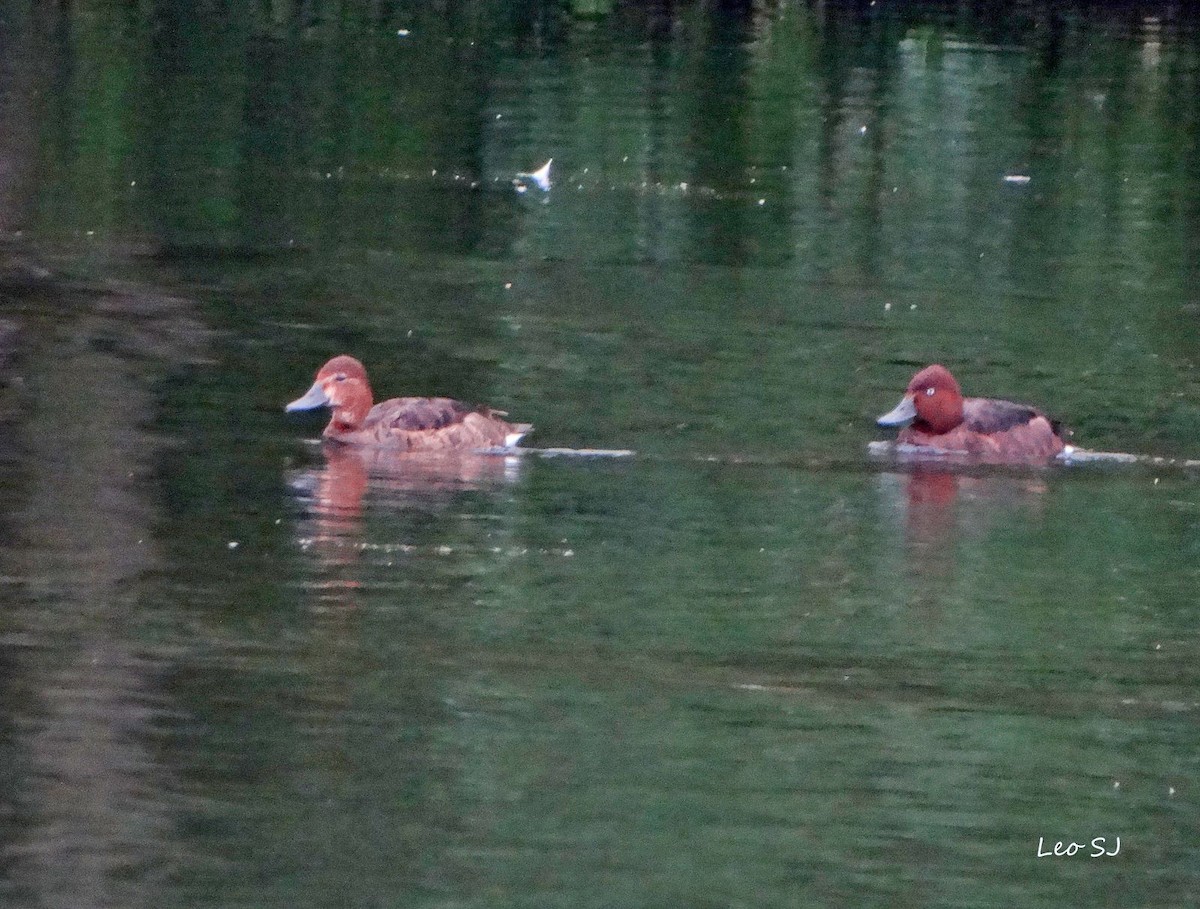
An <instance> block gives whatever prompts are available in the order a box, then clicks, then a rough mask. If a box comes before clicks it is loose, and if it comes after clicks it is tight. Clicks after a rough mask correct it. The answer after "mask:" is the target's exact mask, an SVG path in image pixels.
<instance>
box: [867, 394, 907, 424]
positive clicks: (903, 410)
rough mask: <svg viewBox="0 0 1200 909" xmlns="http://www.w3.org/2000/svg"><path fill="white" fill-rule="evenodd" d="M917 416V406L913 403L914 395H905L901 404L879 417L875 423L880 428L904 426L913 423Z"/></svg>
mask: <svg viewBox="0 0 1200 909" xmlns="http://www.w3.org/2000/svg"><path fill="white" fill-rule="evenodd" d="M916 416H917V405H916V404H915V403H913V398H912V395H905V396H904V397H903V398H901V399H900V403H899V404H897V405H896V406H895V407H893V408H892V409H891V410H889V411H888V412H887V413H885V414H884V415H883V416H882V417H879V418H878V419H877V420H876V421H875V422H876V423H878V424H879V425H880V426H903V425H904V424H905V423H911V422H912V421H913V420H914V419H915V418H916Z"/></svg>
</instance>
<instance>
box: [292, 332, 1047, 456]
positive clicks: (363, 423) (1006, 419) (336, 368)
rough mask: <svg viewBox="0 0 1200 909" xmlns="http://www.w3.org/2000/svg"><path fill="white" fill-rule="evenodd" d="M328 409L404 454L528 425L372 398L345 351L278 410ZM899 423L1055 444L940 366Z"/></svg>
mask: <svg viewBox="0 0 1200 909" xmlns="http://www.w3.org/2000/svg"><path fill="white" fill-rule="evenodd" d="M317 407H330V408H332V410H333V417H332V419H330V421H329V425H328V426H326V427H325V433H324V435H325V438H326V439H330V440H332V441H336V442H344V443H347V444H351V445H364V446H373V447H381V448H388V449H395V450H397V451H411V452H438V451H441V452H445V451H471V450H474V449H479V448H491V447H496V446H503V447H511V446H514V445H516V444H517V443H518V442H520V440H521V438H522V437H523V436H524V435H525V434H526V433H528V432H529V431H530V430H531V429H532V428H533V427H532V425H531V424H529V423H510V422H508V421H507V420H504V419H502V417H504V416H506V414H505V413H504V412H503V411H498V410H492V409H491V408H490V407H473V406H471V405H469V404H463V403H462V402H460V401H455V400H453V399H451V398H392V399H391V400H388V401H383V402H381V403H379V404H373V396H372V394H371V385H370V383H369V382H368V381H367V371H366V370H365V369H364V368H363V365H362V364H361V363H360V362H358V360H356V359H354V358H353V357H350V356H346V355H344V354H343V355H342V356H338V357H334V358H333V359H332V360H330V361H329V362H328V363H326V364H325V365H324V366H322V367H321V368H320V369H319V370H317V377H316V381H314V382H313V384H312V387H311V388H310V389H309V390H308V392H307V393H306V394H305V395H304V396H303V397H301V398H298V399H296V400H295V401H292V403H290V404H288V405H287V407H286V410H288V411H294V410H311V409H313V408H317ZM877 422H878V423H879V424H880V425H881V426H904V427H905V428H904V429H902V430H901V431H900V434H899V436H898V438H897V441H898V442H900V443H904V444H908V445H918V446H922V447H924V448H927V449H930V451H931V453H937V454H961V455H967V456H969V457H971V458H974V459H978V460H981V461H989V462H1025V463H1028V462H1038V461H1048V460H1049V459H1051V458H1053V457H1054V456H1055V455H1057V454H1058V453H1059V452H1060V451H1062V450H1063V445H1064V443H1063V439H1062V435H1061V433H1060V429H1059V426H1058V424H1057V423H1056V422H1054V421H1052V420H1050V419H1049V418H1048V417H1046V415H1045V414H1043V413H1042V412H1041V411H1039V410H1036V409H1034V408H1032V407H1027V406H1026V405H1024V404H1014V403H1013V402H1011V401H998V400H994V399H992V398H964V397H963V396H962V392H961V391H960V390H959V387H958V382H956V381H955V379H954V376H952V375H951V374H950V370H948V369H946V368H945V367H944V366H939V365H936V364H935V365H933V366H927V367H925V368H924V369H922V370H921V371H920V372H918V373H917V374H916V375H915V376H913V379H912V381H911V382H909V383H908V388H907V389H905V392H904V397H903V398H901V399H900V403H899V404H897V405H896V407H895V408H893V409H892V410H891V411H889V412H888V413H886V414H884V415H883V416H881V417H880V418H879V419H878V421H877Z"/></svg>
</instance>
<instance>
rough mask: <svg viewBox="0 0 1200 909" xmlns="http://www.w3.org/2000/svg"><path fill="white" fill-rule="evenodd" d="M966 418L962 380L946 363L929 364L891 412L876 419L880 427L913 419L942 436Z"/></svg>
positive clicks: (918, 427) (934, 433)
mask: <svg viewBox="0 0 1200 909" xmlns="http://www.w3.org/2000/svg"><path fill="white" fill-rule="evenodd" d="M962 421H963V397H962V392H961V391H960V390H959V388H958V382H956V381H955V380H954V376H952V375H950V370H948V369H947V368H946V367H945V366H940V365H938V364H936V363H935V364H933V365H932V366H926V367H925V368H924V369H922V370H921V371H920V372H919V373H917V374H916V375H915V376H913V378H912V381H911V382H909V383H908V388H906V389H905V391H904V397H903V398H901V399H900V403H899V404H897V405H896V406H895V407H894V408H893V409H892V410H891V411H889V412H888V413H885V414H884V415H883V416H882V417H880V418H879V419H878V420H877V421H876V422H878V423H879V425H880V426H900V425H903V424H905V423H908V422H912V424H913V426H914V427H915V428H917V429H919V430H921V431H922V432H927V433H931V434H933V435H939V434H941V433H944V432H949V431H950V430H952V429H954V427H956V426H958V424H960V423H961V422H962Z"/></svg>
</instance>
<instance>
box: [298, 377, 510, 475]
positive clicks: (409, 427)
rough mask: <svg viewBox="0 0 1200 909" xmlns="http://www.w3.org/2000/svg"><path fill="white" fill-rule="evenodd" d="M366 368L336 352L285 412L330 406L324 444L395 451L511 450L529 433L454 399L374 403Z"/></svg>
mask: <svg viewBox="0 0 1200 909" xmlns="http://www.w3.org/2000/svg"><path fill="white" fill-rule="evenodd" d="M373 401H374V396H373V394H372V392H371V383H370V382H369V381H368V380H367V370H366V368H365V367H364V366H363V365H362V363H360V362H359V361H358V360H356V359H355V358H354V357H352V356H349V355H347V354H339V355H338V356H336V357H334V358H333V359H331V360H330V361H329V362H328V363H326V364H325V365H324V366H322V367H321V368H320V369H318V370H317V375H316V379H315V380H314V381H313V384H312V387H311V388H309V389H308V391H307V392H305V393H304V394H303V395H302V396H301V397H299V398H297V399H296V400H295V401H292V402H291V403H290V404H288V405H287V406H286V407H284V410H285V411H286V412H288V413H292V412H294V411H297V410H314V409H316V408H318V407H329V408H332V410H333V415H332V417H331V418H330V420H329V425H328V426H326V427H325V431H324V433H323V434H322V435H323V436H324V438H325V439H326V440H327V441H330V442H339V443H343V444H347V445H358V446H364V447H371V448H385V449H389V450H394V451H398V452H414V453H415V452H426V453H436V452H454V451H457V452H471V451H477V450H479V449H483V448H495V447H503V448H515V447H516V446H517V445H518V444H519V443H520V441H521V439H522V438H523V437H524V436H525V435H526V434H527V433H529V432H530V431H531V430H532V429H533V425H532V424H530V423H510V422H508V421H507V420H504V419H501V418H502V417H505V416H507V414H506V413H505V412H504V411H502V410H493V409H492V408H490V407H479V406H475V405H471V404H464V403H463V402H461V401H456V400H454V399H453V398H391V399H389V400H387V401H381V402H380V403H378V404H374V403H373Z"/></svg>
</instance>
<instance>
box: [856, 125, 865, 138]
mask: <svg viewBox="0 0 1200 909" xmlns="http://www.w3.org/2000/svg"><path fill="white" fill-rule="evenodd" d="M858 134H859V135H860V136H865V135H866V134H867V128H866V127H865V126H860V127H859V128H858Z"/></svg>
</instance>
